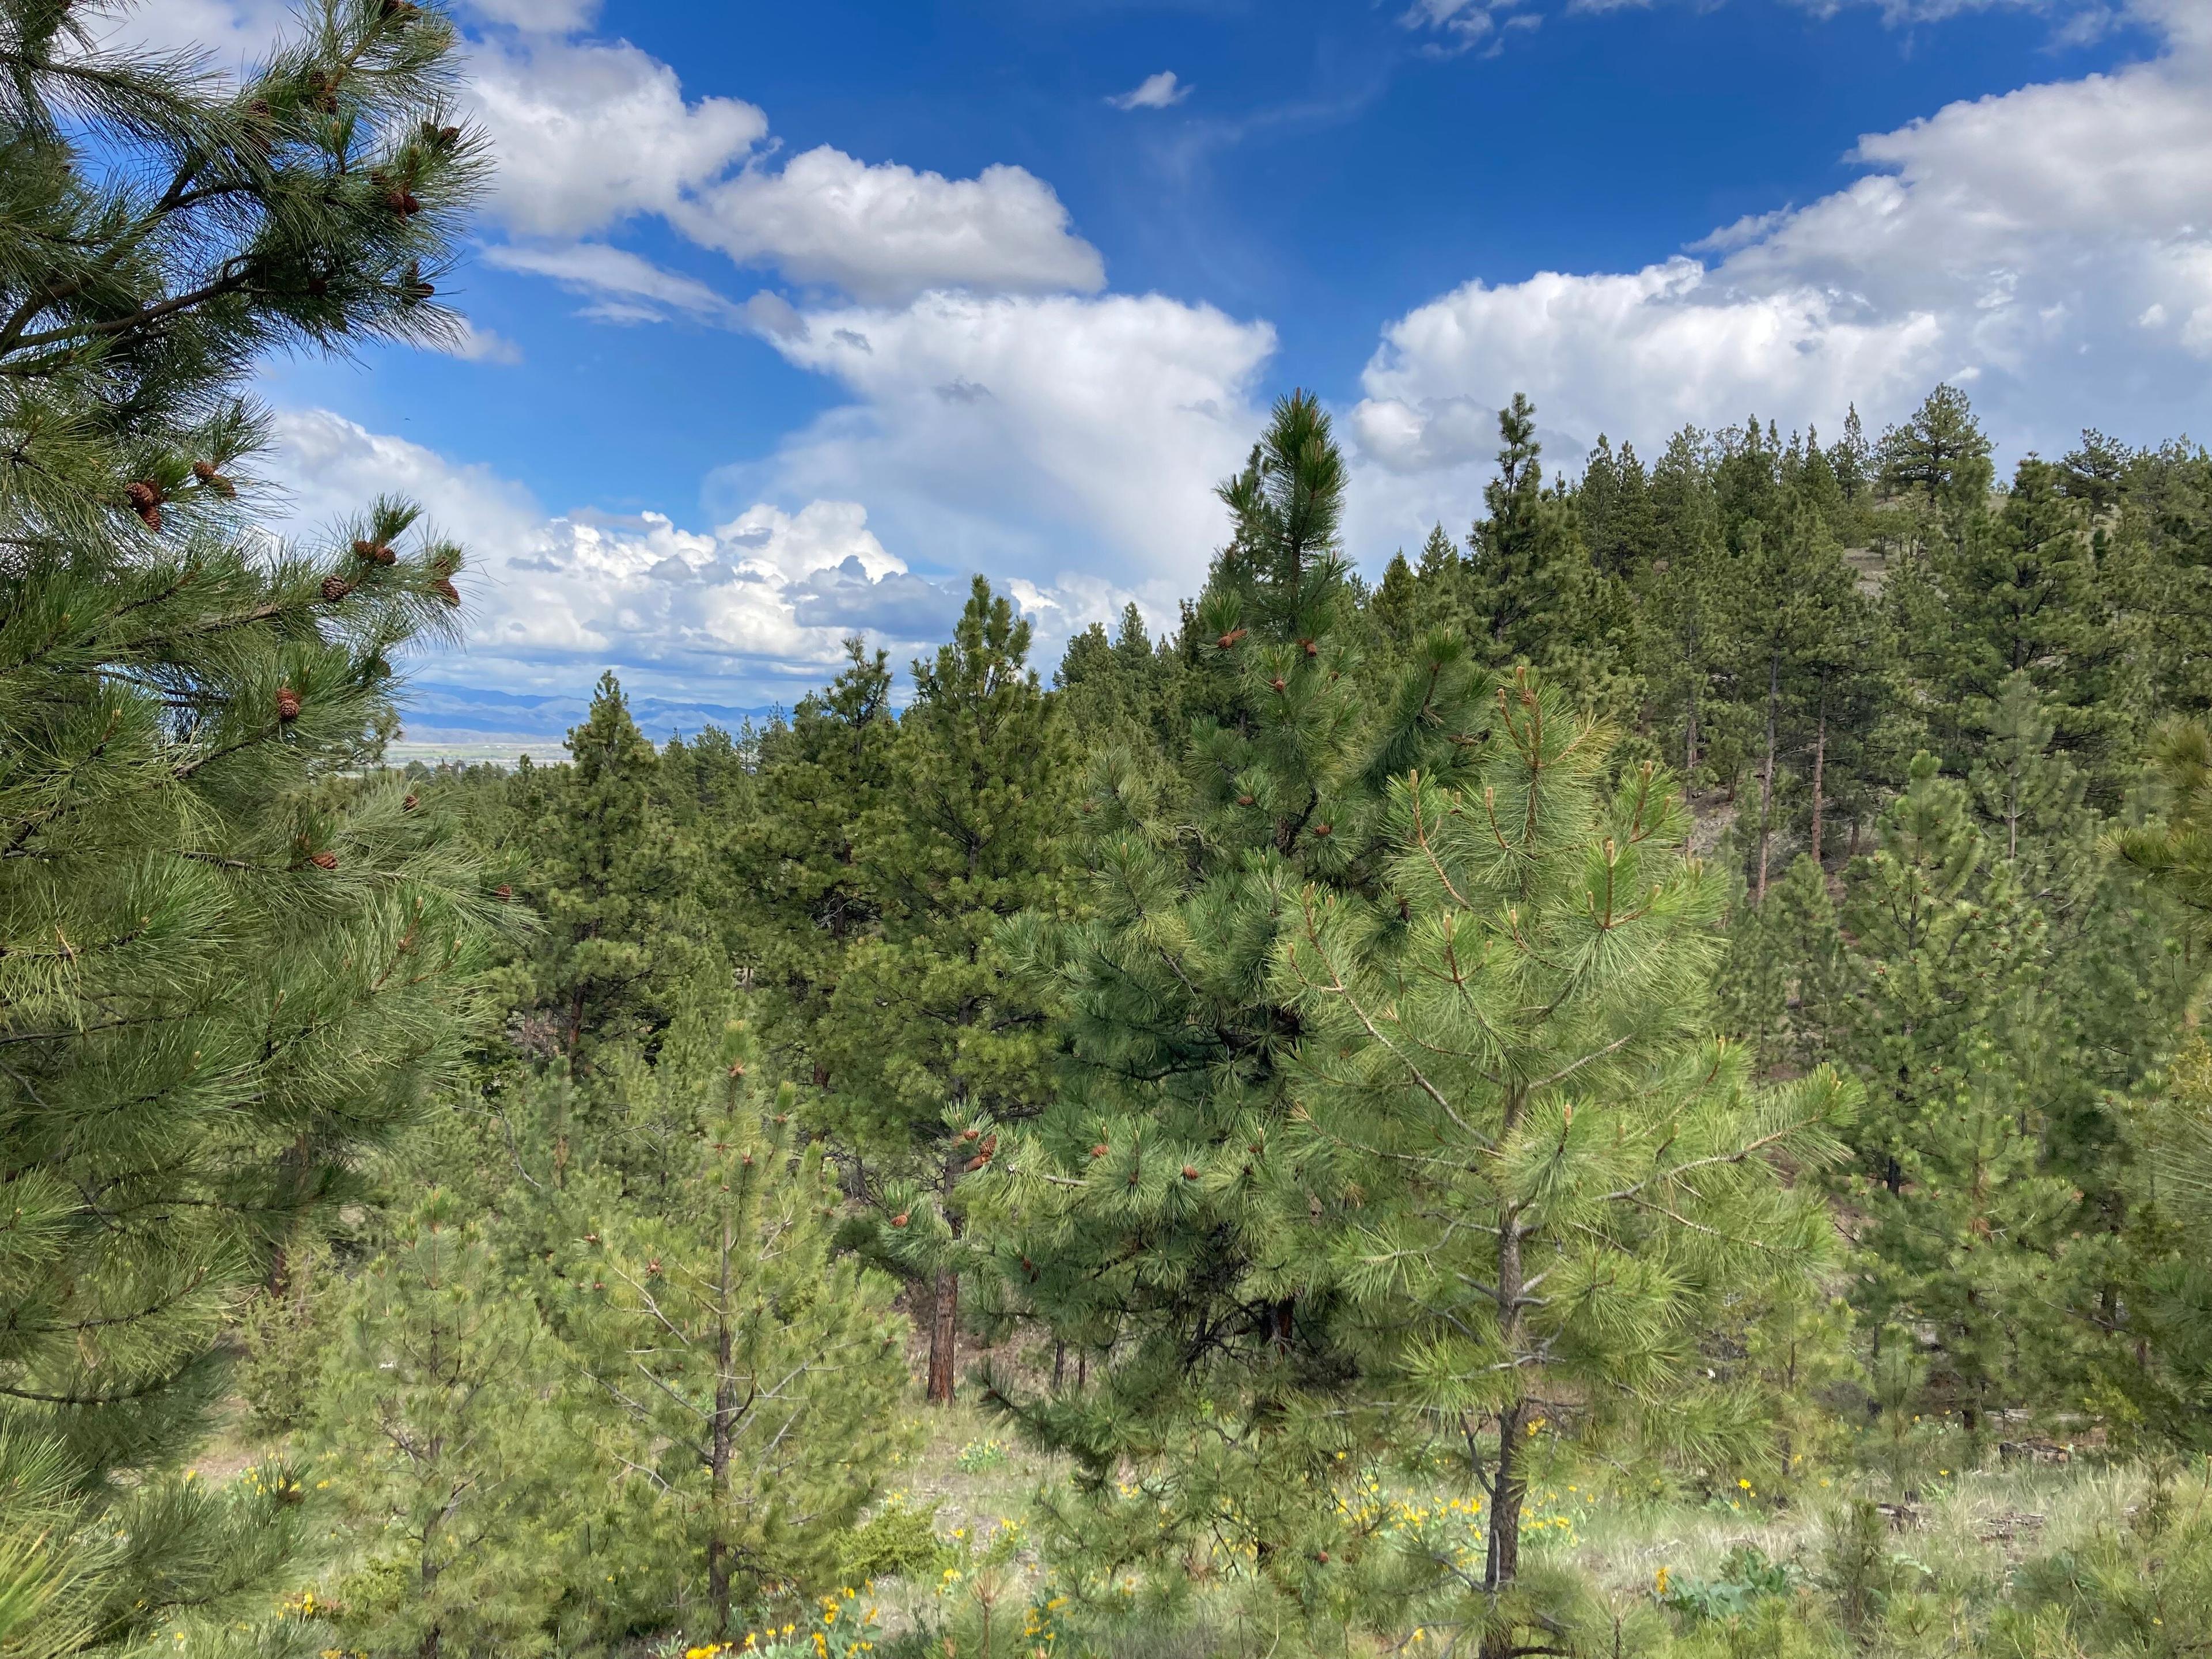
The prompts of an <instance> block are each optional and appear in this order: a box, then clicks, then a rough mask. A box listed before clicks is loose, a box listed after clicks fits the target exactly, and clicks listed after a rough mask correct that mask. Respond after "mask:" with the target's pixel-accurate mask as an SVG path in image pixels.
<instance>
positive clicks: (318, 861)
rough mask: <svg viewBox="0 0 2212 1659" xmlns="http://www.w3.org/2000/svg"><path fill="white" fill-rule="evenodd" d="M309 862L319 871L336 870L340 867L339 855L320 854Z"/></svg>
mask: <svg viewBox="0 0 2212 1659" xmlns="http://www.w3.org/2000/svg"><path fill="white" fill-rule="evenodd" d="M307 862H308V863H310V864H312V865H313V866H315V868H316V869H318V870H335V869H337V867H338V855H337V854H336V853H318V854H315V856H314V857H313V858H311V859H309V860H307Z"/></svg>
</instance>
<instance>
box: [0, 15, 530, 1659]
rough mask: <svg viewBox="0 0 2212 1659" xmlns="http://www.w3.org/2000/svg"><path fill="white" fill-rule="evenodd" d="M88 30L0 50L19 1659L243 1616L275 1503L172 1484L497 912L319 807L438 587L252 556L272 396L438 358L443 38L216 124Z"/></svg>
mask: <svg viewBox="0 0 2212 1659" xmlns="http://www.w3.org/2000/svg"><path fill="white" fill-rule="evenodd" d="M96 27H98V25H97V23H96V22H95V19H94V15H93V14H92V13H91V12H90V11H88V10H87V11H82V12H80V11H78V10H76V9H71V8H69V7H65V6H60V5H54V4H48V3H39V0H20V3H9V4H7V5H4V6H0V70H4V73H0V82H4V85H5V88H6V90H5V91H4V93H0V154H4V155H5V164H4V166H0V225H4V227H5V229H4V237H5V240H6V243H7V245H8V246H9V249H10V252H9V256H8V258H6V259H5V260H4V261H0V267H4V269H0V313H4V317H5V321H4V322H0V368H4V370H5V374H0V429H4V442H3V443H0V447H4V449H5V450H6V452H7V453H8V455H9V463H8V465H5V466H4V467H0V543H4V544H5V545H6V546H7V547H8V548H9V556H8V558H7V560H6V562H5V569H4V574H0V752H4V753H5V755H6V757H7V764H6V767H5V769H4V775H0V817H5V819H6V829H5V831H4V840H5V843H6V846H7V848H8V854H9V856H8V857H7V859H6V860H4V867H0V941H4V945H0V1036H4V1039H5V1042H6V1046H7V1049H8V1053H9V1065H8V1066H7V1067H6V1068H5V1069H4V1073H0V1184H4V1186H5V1187H6V1188H7V1190H8V1191H9V1194H10V1195H11V1197H10V1202H9V1216H10V1224H9V1225H8V1226H7V1227H6V1228H4V1229H3V1230H0V1328H4V1331H5V1334H4V1335H0V1486H6V1485H8V1484H9V1483H11V1482H13V1483H19V1484H21V1485H23V1486H24V1488H25V1489H26V1490H29V1489H31V1488H35V1489H36V1490H37V1491H38V1492H41V1493H43V1494H45V1496H43V1497H41V1498H40V1501H39V1502H38V1503H36V1504H25V1505H24V1506H23V1507H21V1509H18V1508H17V1507H16V1506H15V1504H8V1505H5V1506H4V1507H0V1557H4V1558H5V1559H9V1560H10V1561H11V1562H19V1563H20V1562H21V1561H22V1560H24V1559H27V1557H26V1552H29V1553H31V1554H32V1555H37V1554H38V1553H40V1550H41V1549H42V1548H49V1549H50V1548H52V1547H55V1546H56V1545H57V1544H58V1543H59V1542H60V1541H67V1544H66V1549H67V1552H68V1557H69V1561H68V1565H66V1566H64V1567H63V1568H61V1569H59V1570H58V1571H60V1573H61V1575H62V1577H63V1578H64V1579H66V1580H68V1581H69V1582H68V1583H67V1584H65V1585H64V1588H63V1589H59V1590H54V1589H52V1584H53V1583H55V1582H57V1581H55V1580H53V1579H52V1578H51V1577H49V1579H48V1588H47V1589H44V1590H42V1589H38V1588H37V1587H36V1586H35V1584H34V1586H33V1589H30V1590H28V1591H27V1592H25V1593H26V1594H27V1595H30V1596H32V1597H33V1598H36V1597H37V1596H40V1595H47V1594H49V1593H51V1594H52V1596H53V1598H54V1599H53V1600H52V1601H50V1602H49V1603H47V1604H46V1610H45V1611H43V1612H40V1613H38V1614H37V1615H36V1616H35V1617H33V1618H32V1619H31V1620H30V1621H29V1623H30V1630H29V1633H28V1634H27V1635H26V1636H25V1637H23V1638H21V1639H22V1640H23V1641H24V1642H25V1643H26V1644H27V1645H29V1646H30V1647H32V1648H39V1647H44V1648H46V1649H47V1650H69V1649H75V1648H77V1647H80V1646H83V1645H87V1644H91V1645H97V1646H103V1647H117V1648H122V1647H128V1646H131V1645H132V1644H136V1643H137V1642H139V1641H142V1640H143V1639H146V1638H148V1637H149V1636H150V1634H151V1632H154V1631H155V1629H156V1628H159V1627H161V1626H162V1624H163V1621H164V1620H169V1619H171V1618H173V1617H178V1618H185V1619H190V1620H214V1621H216V1622H218V1623H219V1622H220V1621H221V1620H222V1619H223V1618H224V1617H225V1615H226V1613H228V1610H229V1609H231V1608H233V1607H235V1606H237V1605H238V1604H239V1601H240V1598H241V1597H253V1598H266V1596H267V1595H269V1594H270V1588H271V1584H272V1582H273V1581H274V1580H275V1578H276V1576H277V1575H278V1574H279V1573H281V1572H282V1571H283V1563H284V1561H285V1560H286V1559H287V1557H288V1553H289V1550H290V1548H291V1547H292V1545H293V1544H294V1543H295V1542H296V1540H297V1534H298V1533H299V1531H300V1526H299V1522H298V1518H297V1516H298V1509H299V1505H298V1504H297V1502H296V1498H297V1491H296V1487H295V1486H294V1484H293V1483H292V1480H291V1478H290V1476H289V1474H283V1473H282V1472H281V1471H279V1470H278V1469H276V1468H274V1467H272V1468H270V1469H268V1470H266V1471H264V1473H262V1474H258V1475H257V1476H256V1477H255V1478H254V1479H253V1480H249V1481H246V1482H243V1483H240V1484H239V1485H237V1486H234V1487H232V1488H228V1489H226V1491H225V1492H221V1493H217V1492H210V1491H209V1490H208V1489H207V1487H206V1486H205V1484H204V1483H200V1482H197V1481H192V1480H187V1479H186V1478H185V1474H186V1471H185V1468H184V1465H185V1461H186V1460H187V1458H188V1457H189V1456H190V1455H191V1452H192V1451H193V1449H194V1448H195V1447H196V1446H197V1445H198V1444H199V1443H200V1442H201V1441H202V1440H203V1439H204V1437H205V1434H206V1432H207V1430H208V1426H209V1422H210V1413H211V1412H212V1411H213V1410H214V1409H215V1408H216V1407H217V1406H218V1404H219V1402H220V1401H222V1396H223V1391H224V1366H223V1364H222V1358H223V1356H222V1345H221V1341H220V1338H221V1334H222V1327H223V1324H224V1322H225V1319H226V1316H227V1314H228V1310H229V1308H230V1307H231V1306H232V1304H234V1300H235V1299H236V1297H238V1295H239V1294H240V1291H242V1290H243V1289H244V1288H245V1287H247V1286H250V1285H253V1284H255V1283H256V1282H257V1281H260V1280H263V1279H265V1278H266V1277H267V1276H268V1275H269V1274H270V1271H271V1268H272V1266H273V1264H274V1262H275V1261H276V1253H277V1251H278V1250H279V1249H280V1248H283V1247H285V1246H287V1245H289V1244H290V1243H294V1242H295V1241H296V1240H298V1239H300V1238H301V1237H303V1236H305V1235H306V1234H307V1233H308V1232H310V1231H311V1230H312V1229H313V1226H314V1225H317V1218H318V1217H319V1216H324V1215H327V1214H328V1213H329V1212H330V1211H331V1209H332V1208H333V1207H334V1206H336V1205H337V1204H338V1203H340V1202H342V1201H344V1200H348V1199H349V1198H351V1197H354V1196H356V1194H357V1192H358V1188H359V1183H358V1182H357V1180H356V1177H355V1174H354V1171H355V1170H356V1166H357V1164H358V1160H359V1158H360V1156H361V1155H362V1152H364V1150H365V1149H367V1148H368V1147H371V1146H374V1145H375V1144H376V1143H377V1142H379V1141H380V1140H381V1139H385V1138H386V1137H388V1136H389V1135H391V1134H392V1133H393V1131H394V1130H395V1129H396V1128H397V1127H398V1126H400V1125H403V1124H404V1123H406V1122H407V1121H410V1120H411V1119H412V1118H414V1117H416V1115H419V1114H420V1113H422V1111H423V1110H424V1109H425V1108H426V1106H427V1104H428V1099H429V1097H430V1094H431V1091H433V1089H434V1088H435V1087H436V1086H437V1085H440V1084H441V1082H442V1081H443V1080H444V1079H447V1077H448V1076H450V1075H451V1074H452V1072H453V1066H454V1064H455V1062H456V1060H457V1059H458V1057H459V1048H460V1043H461V1038H462V1035H463V1025H464V1022H463V1020H462V1019H460V1018H458V1016H459V1015H461V1014H462V1013H463V1012H465V1009H466V1007H467V1006H468V1003H469V1000H470V998H469V993H468V988H467V987H469V985H470V981H471V975H473V973H474V972H475V970H476V969H477V967H478V966H479V963H480V957H481V955H482V951H483V945H484V942H485V941H486V939H488V938H489V936H490V935H491V934H493V933H495V932H496V931H497V930H498V927H499V913H500V911H501V908H502V906H501V902H500V899H499V896H498V895H497V893H496V890H495V882H496V880H497V878H496V877H495V876H489V875H487V874H486V873H485V872H484V869H483V863H482V860H480V859H478V858H477V856H476V855H475V854H474V853H473V852H472V851H471V849H470V848H469V847H468V846H467V845H466V844H465V842H463V841H462V839H461V838H460V836H459V834H458V833H457V831H456V829H455V828H454V826H453V825H452V824H451V823H448V822H447V821H446V820H444V819H442V818H441V817H439V816H438V815H437V814H435V812H431V811H422V810H420V808H419V803H418V802H417V800H416V798H415V797H414V796H413V795H411V794H410V793H408V792H407V790H406V789H405V788H404V787H403V786H402V785H400V784H398V782H396V781H363V780H361V779H359V778H356V777H354V776H352V775H351V774H354V773H356V771H357V770H358V769H361V768H362V766H363V765H364V764H366V763H373V762H374V759H375V758H376V757H377V756H378V755H379V753H380V749H381V744H382V741H383V738H385V737H386V735H387V734H388V733H389V732H391V731H392V729H393V727H394V726H395V725H396V720H397V714H396V706H395V702H394V699H395V696H396V694H397V690H398V686H397V682H396V680H395V678H394V671H393V667H392V664H393V662H394V660H395V659H397V658H398V656H399V654H400V653H401V652H402V650H403V648H404V647H408V646H409V645H410V643H413V642H416V641H422V642H424V643H428V642H431V641H436V640H438V639H439V638H441V636H443V635H447V633H448V632H449V630H450V629H451V628H452V625H453V611H454V609H455V607H456V606H458V605H459V603H460V602H461V595H460V592H459V589H458V588H457V587H456V586H455V585H454V580H453V579H454V577H455V576H456V575H457V574H459V570H460V568H461V562H462V560H461V552H460V550H459V548H457V547H455V546H453V545H452V544H448V543H446V542H443V541H440V540H436V539H434V538H428V537H427V536H424V535H422V533H420V532H419V531H418V529H417V527H416V515H415V513H414V512H413V510H412V509H411V508H410V507H407V506H406V505H405V504H404V503H401V502H398V501H379V502H377V503H375V504H374V505H373V506H372V507H368V509H367V510H366V511H364V512H363V513H362V514H361V515H360V516H359V517H358V518H357V519H356V521H355V522H354V523H352V524H350V525H349V526H345V527H344V528H343V529H341V530H340V532H338V534H337V537H336V538H335V539H334V541H333V542H331V543H330V544H316V545H313V546H299V545H287V546H284V547H282V548H278V549H276V550H270V549H269V548H268V547H267V546H266V544H264V541H263V540H262V539H261V538H259V537H258V535H257V534H256V533H255V532H252V530H251V528H250V523H251V518H250V515H251V513H252V510H253V503H254V501H256V499H257V495H258V493H257V492H256V491H255V490H254V489H252V465H253V457H254V454H255V453H256V452H257V451H258V449H259V448H260V447H262V446H263V444H264V439H265V433H264V423H263V422H262V420H261V418H260V416H259V415H258V411H257V410H255V408H254V407H253V406H252V404H251V403H250V402H249V401H247V399H246V397H245V395H244V393H245V385H246V380H247V379H248V378H249V377H250V376H251V375H252V373H253V371H254V367H255V364H256V362H257V360H258V358H259V356H261V355H262V354H263V353H264V352H266V351H269V350H271V349H307V350H320V349H346V348H347V347H348V346H349V345H350V344H352V343H356V342H368V341H372V340H380V339H398V340H414V341H426V342H427V341H435V340H437V339H440V338H445V337H450V336H451V334H452V331H453V329H454V328H455V326H456V323H455V319H453V318H452V317H451V316H450V315H449V314H447V313H443V312H441V311H440V310H439V309H438V308H437V307H435V305H433V304H432V303H431V300H432V296H433V294H434V292H435V286H434V282H433V280H432V279H433V278H434V277H435V276H438V275H439V274H440V273H441V272H442V270H444V268H445V266H446V265H447V264H448V263H449V262H450V260H451V259H452V258H453V253H454V248H455V237H456V234H457V231H458V228H459V223H460V221H461V216H462V215H463V214H464V213H465V210H466V208H467V206H468V204H469V202H470V201H471V197H472V196H473V195H474V194H475V192H476V191H477V187H478V185H480V183H481V181H482V179H483V158H482V144H481V141H480V138H479V137H478V136H477V134H476V133H475V132H474V131H472V130H471V129H470V128H468V127H466V126H465V125H461V124H459V121H458V119H457V118H455V117H454V116H453V114H452V113H451V112H450V110H449V100H450V95H451V92H452V89H453V77H454V73H455V60H454V35H453V29H452V27H451V26H450V24H449V23H448V22H447V21H446V20H445V19H444V18H443V17H441V16H439V15H435V14H432V13H429V12H425V11H418V10H416V9H414V8H412V7H408V8H392V7H386V6H380V5H374V4H369V3H366V0H362V3H345V4H332V5H330V6H328V7H326V8H323V9H319V10H318V11H317V12H316V13H315V15H313V17H312V18H311V19H310V20H309V21H308V24H307V27H304V28H303V29H301V30H300V31H297V32H296V33H295V36H294V38H293V39H292V40H291V41H290V42H289V44H287V45H285V46H282V47H280V48H279V49H278V50H277V51H276V52H275V53H274V54H273V55H272V57H271V58H270V59H269V61H268V62H267V63H266V64H264V66H263V67H262V68H261V69H260V70H257V71H255V72H253V73H252V74H249V75H248V76H246V77H245V78H244V79H243V80H242V81H240V82H232V81H228V80H222V79H217V78H214V77H211V76H207V75H204V74H203V73H201V72H200V71H199V70H198V69H197V67H196V66H195V65H193V64H190V63H189V62H185V61H181V60H177V59H154V58H143V57H132V56H129V55H121V54H118V53H116V52H111V51H108V50H106V49H105V48H102V47H100V46H98V45H97V44H96V42H95V39H94V31H95V29H96ZM57 1481H59V1483H60V1485H59V1486H58V1487H57V1486H56V1482H57ZM56 1492H59V1493H60V1496H58V1497H57V1496H55V1493H56ZM24 1528H32V1530H30V1531H25V1530H24ZM40 1540H44V1541H46V1543H45V1544H44V1545H43V1546H42V1545H41V1544H40Z"/></svg>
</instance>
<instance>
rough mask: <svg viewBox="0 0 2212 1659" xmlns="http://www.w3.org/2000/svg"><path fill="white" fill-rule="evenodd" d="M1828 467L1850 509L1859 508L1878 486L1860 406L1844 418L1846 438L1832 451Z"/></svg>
mask: <svg viewBox="0 0 2212 1659" xmlns="http://www.w3.org/2000/svg"><path fill="white" fill-rule="evenodd" d="M1828 468H1829V471H1832V472H1833V473H1834V474H1835V475H1836V487H1837V489H1839V490H1840V491H1842V493H1843V497H1844V506H1846V507H1857V505H1858V504H1859V502H1860V501H1861V499H1862V498H1863V496H1864V495H1865V494H1866V492H1867V491H1868V489H1870V488H1871V487H1872V486H1873V484H1874V482H1875V456H1874V447H1873V446H1872V445H1870V444H1869V443H1868V442H1867V436H1866V427H1865V425H1864V424H1863V422H1861V421H1860V419H1859V406H1858V405H1857V404H1852V405H1851V406H1850V413H1849V414H1847V415H1846V416H1844V435H1843V436H1842V437H1840V438H1838V439H1837V440H1836V441H1835V443H1834V444H1833V445H1832V446H1831V447H1830V448H1829V450H1828Z"/></svg>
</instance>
